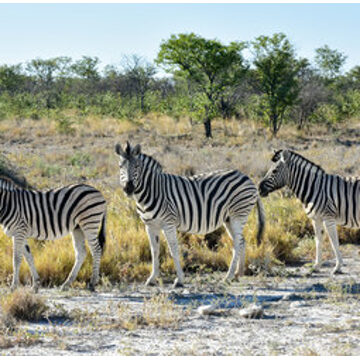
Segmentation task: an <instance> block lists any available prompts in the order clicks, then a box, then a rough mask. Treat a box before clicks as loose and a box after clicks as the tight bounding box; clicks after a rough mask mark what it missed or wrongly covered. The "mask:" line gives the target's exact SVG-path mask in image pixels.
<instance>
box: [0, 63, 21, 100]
mask: <svg viewBox="0 0 360 360" xmlns="http://www.w3.org/2000/svg"><path fill="white" fill-rule="evenodd" d="M24 83H25V76H24V74H23V73H22V67H21V64H18V65H2V66H0V92H2V91H7V92H9V93H10V94H14V93H15V92H17V91H18V90H19V89H20V88H21V87H22V86H23V85H24Z"/></svg>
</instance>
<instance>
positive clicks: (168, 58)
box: [156, 33, 247, 137]
mask: <svg viewBox="0 0 360 360" xmlns="http://www.w3.org/2000/svg"><path fill="white" fill-rule="evenodd" d="M244 48H245V44H244V43H242V42H231V43H230V44H229V45H228V46H226V45H223V44H222V43H221V42H219V41H217V40H208V39H205V38H203V37H201V36H198V35H196V34H194V33H190V34H178V35H171V37H170V39H168V40H166V41H163V42H162V43H161V45H160V51H159V53H158V56H157V59H156V63H158V64H161V65H163V66H164V68H165V70H166V71H168V72H171V73H173V74H174V75H175V76H180V77H184V78H186V79H188V80H190V81H191V82H192V83H194V84H195V85H196V87H197V91H198V92H199V94H198V98H199V101H200V102H201V107H202V108H203V112H202V113H203V119H202V120H203V123H204V127H205V135H206V137H212V132H211V121H212V119H213V118H214V117H215V116H217V114H218V112H219V100H220V95H221V94H222V92H223V91H225V90H226V89H227V88H229V87H231V86H234V85H236V84H238V83H239V81H241V79H242V77H243V75H244V73H245V71H246V70H247V66H245V62H244V58H243V56H242V54H241V52H242V50H243V49H244Z"/></svg>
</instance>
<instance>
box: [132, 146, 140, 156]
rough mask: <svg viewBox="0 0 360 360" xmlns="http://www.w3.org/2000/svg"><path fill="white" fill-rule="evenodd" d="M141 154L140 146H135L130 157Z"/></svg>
mask: <svg viewBox="0 0 360 360" xmlns="http://www.w3.org/2000/svg"><path fill="white" fill-rule="evenodd" d="M140 153H141V145H140V144H137V145H136V146H134V147H133V149H132V150H131V155H132V156H138V155H139V154H140Z"/></svg>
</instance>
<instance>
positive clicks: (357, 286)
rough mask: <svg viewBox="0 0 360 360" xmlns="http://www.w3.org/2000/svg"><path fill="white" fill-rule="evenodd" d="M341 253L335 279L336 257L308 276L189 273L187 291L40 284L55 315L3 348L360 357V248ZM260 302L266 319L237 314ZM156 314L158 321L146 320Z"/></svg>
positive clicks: (303, 271) (297, 271) (297, 272)
mask: <svg viewBox="0 0 360 360" xmlns="http://www.w3.org/2000/svg"><path fill="white" fill-rule="evenodd" d="M341 249H342V252H343V255H344V263H345V266H344V268H343V274H341V275H336V276H335V277H332V276H331V275H330V272H331V268H332V266H333V265H334V264H333V263H332V262H329V263H325V264H324V266H323V267H322V269H321V271H320V273H317V274H312V275H311V276H307V274H309V266H306V264H305V265H303V266H300V265H299V266H293V267H281V268H279V269H278V274H277V275H276V276H275V275H274V276H267V277H265V276H263V275H258V276H253V277H244V278H242V279H241V281H239V282H233V283H231V284H221V283H220V280H221V279H222V277H223V276H224V274H223V273H215V274H208V275H199V274H194V275H189V274H187V284H186V286H185V287H184V288H182V289H172V286H171V283H168V282H164V283H163V284H162V286H158V287H150V288H147V287H145V286H144V285H142V284H128V285H125V284H123V285H121V286H117V287H111V286H109V285H108V286H107V287H106V286H105V285H102V286H100V288H99V289H98V290H97V292H96V293H89V292H88V291H86V290H77V289H71V290H69V291H68V292H64V293H61V292H60V291H59V290H57V289H41V290H40V292H39V294H40V295H41V296H43V297H44V298H45V299H46V302H47V304H48V305H49V306H50V309H51V310H49V314H50V316H49V318H48V319H42V320H41V321H38V322H33V323H31V322H22V323H21V324H20V329H21V330H22V331H23V334H25V335H26V336H28V337H29V339H32V340H31V341H28V342H27V344H25V343H20V344H18V345H16V346H15V347H10V348H8V349H2V350H1V351H0V354H2V355H48V354H53V355H360V282H359V270H360V247H359V246H355V245H343V246H342V247H341ZM308 265H309V264H308ZM4 291H5V289H1V292H4ZM159 294H160V295H161V294H162V298H163V299H165V298H166V299H168V300H170V301H171V302H170V304H173V305H172V307H170V308H166V307H165V306H164V303H162V305H161V304H160V303H159V304H157V305H153V307H150V308H149V306H150V305H149V299H151V298H152V299H154V297H155V298H156V297H159ZM144 301H145V304H148V307H147V309H148V312H147V313H146V310H144V309H145V307H144V306H145V305H144ZM254 302H255V303H257V304H259V305H262V307H263V310H264V312H263V316H262V317H261V318H260V319H249V318H243V317H241V316H240V310H241V309H243V308H248V307H249V306H251V304H253V303H254ZM165 304H166V302H165ZM207 304H214V305H216V309H215V311H214V313H213V314H212V315H200V314H199V312H198V308H199V306H201V305H207ZM149 309H150V311H149ZM156 312H158V314H159V315H158V318H159V319H160V320H161V321H160V324H158V325H156V324H155V323H146V322H144V321H141V319H143V317H144V316H145V317H146V316H150V317H151V316H155V313H156ZM146 314H147V315H146ZM155 318H156V316H155ZM136 319H138V321H136ZM139 319H140V320H139ZM122 320H123V321H122ZM125 320H126V321H127V322H126V321H125ZM126 324H128V325H126ZM129 324H130V325H131V324H133V325H132V326H129ZM134 324H135V325H134ZM14 336H15V335H14ZM23 336H24V335H23Z"/></svg>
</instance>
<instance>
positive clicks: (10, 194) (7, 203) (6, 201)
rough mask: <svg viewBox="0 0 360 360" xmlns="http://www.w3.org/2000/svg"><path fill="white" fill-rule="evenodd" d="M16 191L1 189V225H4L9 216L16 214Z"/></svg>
mask: <svg viewBox="0 0 360 360" xmlns="http://www.w3.org/2000/svg"><path fill="white" fill-rule="evenodd" d="M16 209H17V206H16V191H15V190H14V189H11V190H4V189H0V224H3V223H4V221H5V220H6V218H7V217H8V216H9V214H13V213H15V211H16Z"/></svg>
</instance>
